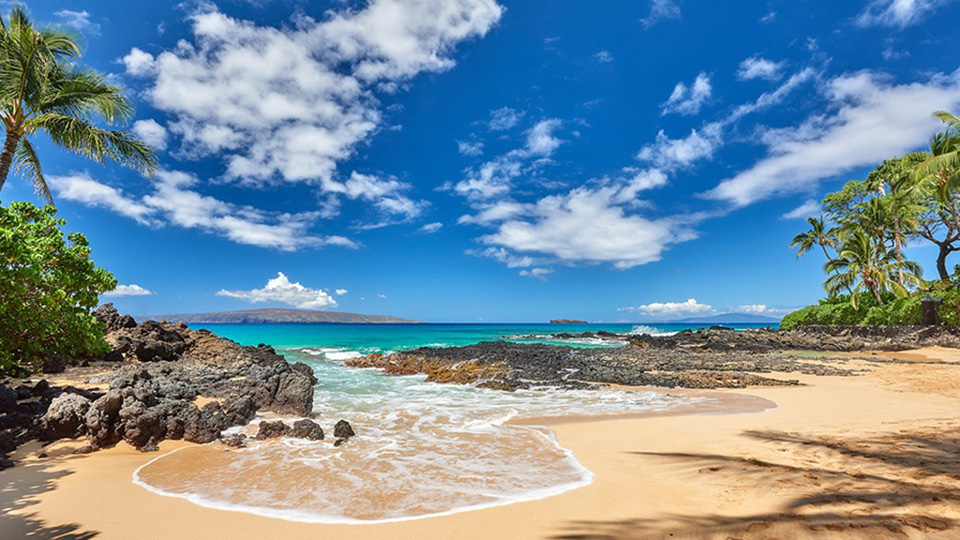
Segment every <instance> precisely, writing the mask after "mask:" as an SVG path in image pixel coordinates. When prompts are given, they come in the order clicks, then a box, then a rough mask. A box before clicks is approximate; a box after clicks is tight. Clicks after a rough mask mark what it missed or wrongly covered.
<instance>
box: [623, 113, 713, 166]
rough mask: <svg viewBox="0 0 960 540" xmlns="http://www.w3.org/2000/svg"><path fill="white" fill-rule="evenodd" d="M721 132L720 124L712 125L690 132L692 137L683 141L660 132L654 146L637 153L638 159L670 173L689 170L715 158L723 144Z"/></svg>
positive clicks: (646, 147) (648, 146) (650, 145)
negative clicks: (717, 150)
mask: <svg viewBox="0 0 960 540" xmlns="http://www.w3.org/2000/svg"><path fill="white" fill-rule="evenodd" d="M721 131H722V128H721V125H720V124H718V123H711V124H706V125H705V126H704V128H703V129H702V130H700V131H697V130H696V129H693V130H690V135H687V136H686V137H684V138H682V139H671V138H670V137H668V136H667V134H666V133H664V131H663V130H660V132H659V133H657V138H656V140H655V141H654V142H653V143H652V144H648V145H646V146H644V147H643V148H641V149H640V151H639V152H637V159H639V160H640V161H646V162H649V163H652V164H654V165H656V166H657V167H660V168H661V169H664V170H668V171H673V170H677V169H684V168H688V167H690V166H692V165H693V164H695V163H696V162H698V161H700V160H703V159H711V158H712V157H713V152H714V150H715V149H716V148H717V147H718V146H719V145H720V144H721Z"/></svg>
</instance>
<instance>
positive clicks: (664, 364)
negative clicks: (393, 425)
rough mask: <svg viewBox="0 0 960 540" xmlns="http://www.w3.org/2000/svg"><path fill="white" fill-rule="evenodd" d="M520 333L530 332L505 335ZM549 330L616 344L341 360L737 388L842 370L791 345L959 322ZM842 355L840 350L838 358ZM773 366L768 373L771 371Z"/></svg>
mask: <svg viewBox="0 0 960 540" xmlns="http://www.w3.org/2000/svg"><path fill="white" fill-rule="evenodd" d="M512 337H513V338H526V339H529V338H530V337H532V336H512ZM548 337H549V338H550V339H551V340H574V339H594V340H597V339H599V340H608V341H611V342H616V343H618V344H623V343H626V346H623V347H609V348H577V347H571V346H563V345H545V344H530V343H514V342H511V341H509V340H507V341H491V342H482V343H478V344H476V345H468V346H462V347H444V348H429V347H423V348H420V349H416V350H412V351H403V352H398V353H394V354H391V355H387V356H384V355H378V354H374V355H368V356H364V357H360V358H354V359H351V360H349V361H348V365H351V366H355V367H374V368H380V369H383V370H385V371H386V372H388V373H393V374H401V375H409V374H415V373H421V374H426V375H427V380H428V381H433V382H440V383H459V384H473V385H476V386H479V387H482V388H493V389H499V390H517V389H522V388H533V387H538V386H554V387H563V388H584V387H590V386H593V385H596V384H619V385H630V386H659V387H668V388H677V387H679V388H744V387H748V386H785V385H796V384H798V381H797V380H796V379H792V378H785V377H783V376H782V375H781V374H783V373H801V374H808V375H838V376H847V375H853V374H855V371H853V370H850V369H844V368H839V367H836V363H837V360H838V359H836V358H833V359H831V362H830V363H829V364H828V363H826V362H823V361H821V360H819V359H817V358H810V357H809V355H808V356H802V355H797V354H793V353H796V352H797V351H820V352H825V353H830V352H857V351H867V350H881V351H903V350H910V349H917V348H920V347H928V346H943V347H954V348H958V347H960V331H958V330H957V329H954V328H947V327H920V326H903V327H863V326H852V327H837V326H834V327H827V326H813V327H805V328H802V329H800V330H795V331H789V332H784V331H780V330H774V329H757V330H745V331H733V330H732V329H729V328H724V327H712V328H706V329H701V330H696V331H691V330H686V331H683V332H679V333H677V334H673V335H664V336H656V335H649V334H639V335H634V334H617V333H612V332H586V333H579V334H571V333H557V334H552V335H551V336H548ZM839 360H840V362H841V363H842V362H843V358H840V359H839ZM773 374H776V375H773Z"/></svg>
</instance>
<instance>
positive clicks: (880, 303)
mask: <svg viewBox="0 0 960 540" xmlns="http://www.w3.org/2000/svg"><path fill="white" fill-rule="evenodd" d="M870 291H871V292H872V293H873V297H874V298H876V299H877V304H879V305H881V306H882V305H883V298H881V297H880V291H879V290H878V289H876V288H871V289H870Z"/></svg>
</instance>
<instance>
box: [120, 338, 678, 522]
mask: <svg viewBox="0 0 960 540" xmlns="http://www.w3.org/2000/svg"><path fill="white" fill-rule="evenodd" d="M302 352H304V353H305V356H310V355H311V353H310V352H306V351H305V350H304V351H302ZM331 352H333V353H337V352H340V353H344V352H347V351H346V350H345V349H338V350H334V351H324V352H323V354H322V355H313V356H316V357H317V358H326V359H329V358H330V357H329V354H330V353H331ZM311 363H312V364H313V365H314V369H315V371H317V376H318V379H319V381H320V383H319V385H318V388H317V391H316V394H315V399H314V403H315V410H316V411H317V413H318V416H319V422H320V423H321V424H322V425H323V427H324V428H325V429H328V430H329V429H330V428H331V427H332V424H333V423H334V422H335V421H336V420H338V419H340V418H344V419H347V420H348V421H349V422H350V423H351V424H352V425H353V427H354V429H355V430H356V432H357V436H356V437H355V438H353V439H351V440H350V441H349V442H347V443H346V444H344V445H343V446H340V447H334V446H333V441H332V440H331V439H330V438H328V439H327V440H324V441H305V440H298V439H274V440H267V441H250V445H249V447H248V448H244V449H239V450H232V451H230V452H224V451H223V449H222V447H219V446H218V445H217V444H214V445H211V446H205V447H187V448H184V449H182V450H179V451H176V452H173V453H170V454H166V455H164V456H161V457H159V458H156V459H154V460H152V461H150V462H149V463H147V464H145V465H144V466H143V467H141V468H140V469H138V470H137V472H136V474H135V477H134V481H135V482H136V483H137V484H139V485H141V486H143V487H145V488H147V489H150V490H151V491H154V492H156V493H160V494H163V495H168V496H172V497H180V498H184V499H186V500H189V501H191V502H194V503H196V504H200V505H203V506H208V507H212V508H220V509H225V510H234V511H243V512H249V513H254V514H259V515H264V516H270V517H276V518H282V519H287V520H294V521H304V522H311V523H354V524H360V523H383V522H391V521H405V520H410V519H420V518H426V517H433V516H442V515H449V514H453V513H458V512H465V511H468V510H476V509H480V508H488V507H491V506H499V505H504V504H511V503H514V502H518V501H526V500H533V499H540V498H544V497H549V496H552V495H555V494H558V493H563V492H565V491H569V490H571V489H576V488H578V487H580V486H584V485H586V484H589V483H590V481H591V479H592V474H591V473H590V471H588V470H586V469H585V468H584V467H583V466H582V465H581V464H580V463H579V462H578V461H577V460H576V458H575V457H574V456H573V455H572V453H571V452H570V451H568V450H566V449H564V448H562V447H561V446H560V445H559V444H558V442H557V440H556V438H555V437H554V436H553V434H552V432H550V431H549V430H547V429H545V428H541V427H535V426H528V425H513V424H510V423H509V422H510V420H512V419H516V418H530V417H544V416H545V417H551V416H564V415H578V416H580V415H599V414H619V413H635V412H644V411H655V410H664V409H668V408H672V407H674V406H677V405H678V404H680V403H683V402H689V401H690V400H689V399H681V398H676V397H671V396H667V395H665V394H660V393H654V392H629V391H620V390H613V389H607V390H596V391H594V390H558V389H542V390H519V391H517V392H499V391H495V390H488V389H479V388H473V387H470V386H459V385H439V384H434V383H428V382H426V381H425V380H424V377H423V376H419V375H417V376H389V375H385V374H383V373H380V372H377V371H371V370H358V369H351V368H346V367H343V366H342V365H341V364H340V363H339V362H335V361H313V362H311ZM268 418H269V417H268ZM262 419H263V417H258V418H257V419H255V420H254V425H255V424H256V423H257V422H259V421H260V420H262ZM254 425H251V426H248V427H246V428H241V429H246V431H247V432H248V433H252V432H254V431H255V427H254ZM185 468H186V469H188V470H190V471H191V473H190V474H189V475H184V474H178V472H179V471H182V470H184V469H185Z"/></svg>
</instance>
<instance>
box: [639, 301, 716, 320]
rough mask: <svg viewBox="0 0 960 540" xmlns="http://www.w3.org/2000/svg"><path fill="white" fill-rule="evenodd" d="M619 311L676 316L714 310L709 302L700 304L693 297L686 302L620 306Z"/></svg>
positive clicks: (653, 315) (656, 315)
mask: <svg viewBox="0 0 960 540" xmlns="http://www.w3.org/2000/svg"><path fill="white" fill-rule="evenodd" d="M620 311H632V312H635V313H640V314H642V315H649V316H652V317H668V318H676V317H682V316H689V315H699V314H705V313H713V312H714V311H715V310H714V309H713V306H711V305H709V304H701V303H699V302H697V300H696V299H695V298H690V299H688V300H687V301H686V302H653V303H650V304H644V305H642V306H636V307H625V308H620Z"/></svg>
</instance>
